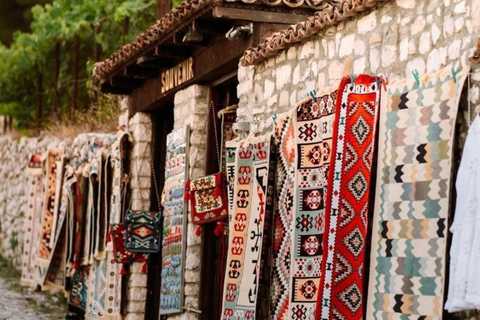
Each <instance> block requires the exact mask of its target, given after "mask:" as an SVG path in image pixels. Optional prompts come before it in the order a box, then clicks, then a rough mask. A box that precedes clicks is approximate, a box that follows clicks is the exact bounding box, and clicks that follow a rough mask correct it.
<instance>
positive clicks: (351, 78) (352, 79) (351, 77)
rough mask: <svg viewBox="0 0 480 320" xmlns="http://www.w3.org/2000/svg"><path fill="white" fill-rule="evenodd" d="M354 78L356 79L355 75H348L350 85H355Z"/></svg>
mask: <svg viewBox="0 0 480 320" xmlns="http://www.w3.org/2000/svg"><path fill="white" fill-rule="evenodd" d="M356 78H357V75H356V74H354V73H352V74H351V75H350V81H351V83H352V84H353V85H355V79H356Z"/></svg>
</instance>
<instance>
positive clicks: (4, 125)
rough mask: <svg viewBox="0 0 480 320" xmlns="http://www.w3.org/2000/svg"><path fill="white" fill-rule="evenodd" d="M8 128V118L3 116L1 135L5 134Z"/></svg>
mask: <svg viewBox="0 0 480 320" xmlns="http://www.w3.org/2000/svg"><path fill="white" fill-rule="evenodd" d="M7 126H8V117H7V116H3V133H7V129H8V128H7Z"/></svg>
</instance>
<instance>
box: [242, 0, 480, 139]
mask: <svg viewBox="0 0 480 320" xmlns="http://www.w3.org/2000/svg"><path fill="white" fill-rule="evenodd" d="M479 35H480V3H479V1H478V0H438V1H431V0H396V1H395V0H390V1H388V2H387V3H384V4H381V5H380V6H379V7H377V8H373V9H372V10H371V11H369V12H366V13H363V14H361V15H359V16H358V17H354V18H352V19H350V20H347V21H344V22H341V23H339V24H338V25H337V26H335V27H330V28H328V29H327V30H324V31H323V32H320V33H319V34H317V35H316V36H314V37H312V38H310V39H308V41H305V42H303V43H300V44H298V45H295V46H292V47H290V48H289V49H287V50H286V51H282V52H280V53H279V54H278V55H277V56H275V57H272V58H270V59H268V60H266V61H264V62H261V63H259V64H257V65H255V66H249V67H240V68H239V73H238V78H239V82H240V84H239V86H238V96H239V98H240V103H239V106H240V108H239V109H238V117H239V120H240V121H249V122H251V123H252V126H251V129H252V131H253V132H266V131H267V130H268V129H269V128H271V125H272V115H273V114H275V113H277V114H279V113H282V112H284V111H287V110H290V109H291V108H292V107H294V106H295V104H296V103H297V102H298V101H300V100H302V99H304V98H306V97H307V93H308V92H309V91H311V90H314V89H316V90H317V91H321V89H322V88H325V87H328V86H331V85H334V84H335V83H336V82H338V80H340V79H341V77H342V76H343V75H350V74H351V73H352V72H353V73H355V74H361V73H366V74H371V75H377V74H384V75H386V76H388V77H389V78H390V81H394V80H395V79H399V78H404V77H408V78H412V79H413V76H412V71H413V70H415V69H416V70H418V72H419V73H420V76H421V75H423V74H425V73H431V72H434V71H437V70H439V69H441V68H443V67H446V66H453V65H457V66H460V67H465V66H466V65H468V64H469V62H468V59H467V58H468V57H470V56H471V55H472V53H473V50H474V48H475V46H476V43H477V37H478V36H479ZM479 82H480V68H478V67H477V68H475V69H474V70H473V71H472V89H471V90H470V101H471V103H472V114H474V111H473V109H474V108H477V110H479V111H480V108H479V102H480V100H479V98H480V96H479V89H478V87H479V86H478V84H479ZM477 113H478V112H477Z"/></svg>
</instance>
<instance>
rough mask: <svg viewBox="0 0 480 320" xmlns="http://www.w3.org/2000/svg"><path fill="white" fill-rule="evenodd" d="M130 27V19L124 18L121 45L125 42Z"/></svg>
mask: <svg viewBox="0 0 480 320" xmlns="http://www.w3.org/2000/svg"><path fill="white" fill-rule="evenodd" d="M129 27H130V17H125V19H124V20H123V44H124V45H125V43H126V41H127V35H128V29H129Z"/></svg>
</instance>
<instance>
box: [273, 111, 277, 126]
mask: <svg viewBox="0 0 480 320" xmlns="http://www.w3.org/2000/svg"><path fill="white" fill-rule="evenodd" d="M272 120H273V123H275V124H277V114H276V113H274V114H273V116H272Z"/></svg>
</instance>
